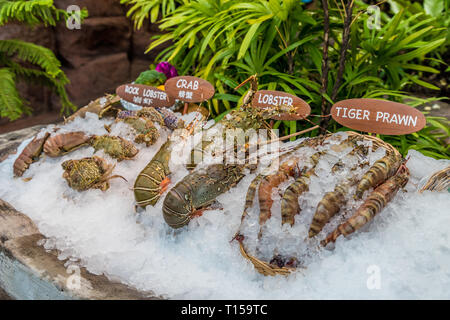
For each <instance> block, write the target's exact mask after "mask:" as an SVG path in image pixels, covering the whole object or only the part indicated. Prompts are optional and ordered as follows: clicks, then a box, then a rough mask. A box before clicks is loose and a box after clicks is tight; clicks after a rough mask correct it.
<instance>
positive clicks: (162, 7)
mask: <svg viewBox="0 0 450 320" xmlns="http://www.w3.org/2000/svg"><path fill="white" fill-rule="evenodd" d="M120 3H121V4H123V5H126V6H130V8H129V9H128V12H127V17H131V19H133V21H134V26H135V28H137V29H140V28H141V27H142V25H143V24H144V21H145V20H146V19H150V22H151V23H155V22H156V21H157V20H158V18H159V16H160V15H162V17H165V16H167V15H168V14H169V13H171V12H172V11H174V10H175V8H176V6H177V4H179V3H183V1H181V0H179V1H177V0H120Z"/></svg>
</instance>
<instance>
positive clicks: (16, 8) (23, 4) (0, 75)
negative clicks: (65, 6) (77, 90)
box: [0, 0, 87, 120]
mask: <svg viewBox="0 0 450 320" xmlns="http://www.w3.org/2000/svg"><path fill="white" fill-rule="evenodd" d="M86 15H87V12H86V11H85V10H84V11H83V12H82V17H85V16H86ZM68 17H69V14H68V13H67V12H66V11H64V10H60V9H57V8H55V6H54V5H53V0H29V1H22V0H17V1H7V0H0V25H4V24H6V23H11V22H19V23H22V24H26V25H28V26H35V25H38V24H44V25H45V26H55V25H56V23H57V21H59V20H62V19H67V18H68ZM18 79H23V80H25V81H31V82H35V83H38V84H40V85H45V86H48V87H50V88H52V89H53V90H54V92H55V93H56V94H57V95H58V96H59V97H60V100H61V104H62V109H61V112H67V111H69V110H75V109H76V107H75V106H74V105H73V104H72V103H71V102H70V101H69V99H68V97H67V93H66V90H65V85H66V84H68V83H69V80H68V79H67V77H66V75H65V74H64V72H63V71H62V70H61V63H60V62H59V60H58V59H57V58H56V56H55V55H54V54H53V52H52V51H51V50H49V49H47V48H45V47H42V46H39V45H36V44H33V43H30V42H25V41H21V40H15V39H12V40H0V87H1V88H2V90H1V91H0V117H7V118H9V119H10V120H15V119H17V118H19V117H20V116H21V115H22V114H24V113H30V111H31V108H30V107H29V105H28V103H27V102H26V101H25V100H24V99H23V98H22V97H21V96H20V94H19V92H18V91H17V87H16V81H17V80H18Z"/></svg>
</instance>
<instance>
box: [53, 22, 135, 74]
mask: <svg viewBox="0 0 450 320" xmlns="http://www.w3.org/2000/svg"><path fill="white" fill-rule="evenodd" d="M131 33H132V29H131V25H130V22H129V20H128V19H127V18H125V17H95V18H87V19H85V20H84V21H83V24H82V27H81V30H69V29H67V28H66V27H65V25H62V24H60V25H58V27H57V33H56V37H57V51H58V53H59V55H60V56H61V57H62V58H63V59H64V60H65V61H66V66H65V67H70V68H79V67H81V66H83V65H84V64H86V63H88V62H89V61H90V60H92V59H95V58H97V57H101V56H104V55H111V54H116V53H128V51H129V50H130V46H131Z"/></svg>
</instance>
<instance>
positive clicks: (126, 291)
mask: <svg viewBox="0 0 450 320" xmlns="http://www.w3.org/2000/svg"><path fill="white" fill-rule="evenodd" d="M43 240H45V237H44V236H43V235H42V234H40V233H39V230H38V229H37V227H36V226H35V225H34V223H33V222H32V221H31V219H30V218H28V217H27V216H25V215H23V214H22V213H20V212H18V211H16V210H15V209H14V208H13V207H12V206H11V205H10V204H9V203H7V202H4V201H2V200H0V289H1V292H0V298H1V295H4V296H5V295H7V297H12V298H14V299H52V300H60V299H61V300H62V299H96V300H98V299H102V300H103V299H104V300H116V299H157V298H156V297H154V295H153V294H152V293H151V292H139V291H137V290H135V289H133V288H130V287H128V286H126V285H124V284H121V283H117V282H114V281H110V280H108V278H106V277H105V276H104V275H95V274H92V273H90V272H89V271H87V270H86V269H85V268H83V267H80V266H78V265H77V264H76V263H75V262H73V261H72V262H71V263H70V264H68V260H59V259H58V252H57V251H56V250H45V248H44V247H43V246H42V245H43Z"/></svg>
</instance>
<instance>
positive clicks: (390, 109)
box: [331, 99, 426, 135]
mask: <svg viewBox="0 0 450 320" xmlns="http://www.w3.org/2000/svg"><path fill="white" fill-rule="evenodd" d="M331 116H332V117H333V119H334V120H336V121H337V122H338V123H340V124H342V125H343V126H346V127H348V128H352V129H355V130H359V131H365V132H370V133H378V134H389V135H401V134H408V133H413V132H416V131H419V130H421V129H422V128H423V127H424V126H425V123H426V120H425V116H424V115H423V114H422V112H420V111H419V110H416V109H414V108H413V107H410V106H408V105H405V104H401V103H397V102H392V101H387V100H380V99H349V100H343V101H339V102H337V103H336V104H335V105H333V107H332V108H331Z"/></svg>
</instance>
